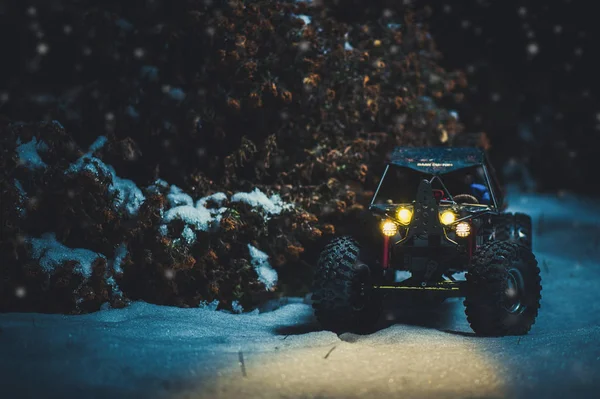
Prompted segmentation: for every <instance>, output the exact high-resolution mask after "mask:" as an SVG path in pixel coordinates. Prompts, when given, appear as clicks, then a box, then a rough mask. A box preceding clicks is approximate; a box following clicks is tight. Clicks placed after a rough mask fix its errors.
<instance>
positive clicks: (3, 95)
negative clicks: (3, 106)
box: [0, 91, 10, 103]
mask: <svg viewBox="0 0 600 399" xmlns="http://www.w3.org/2000/svg"><path fill="white" fill-rule="evenodd" d="M9 98H10V96H9V94H8V92H6V91H3V92H0V102H3V103H5V102H7V101H8V99H9Z"/></svg>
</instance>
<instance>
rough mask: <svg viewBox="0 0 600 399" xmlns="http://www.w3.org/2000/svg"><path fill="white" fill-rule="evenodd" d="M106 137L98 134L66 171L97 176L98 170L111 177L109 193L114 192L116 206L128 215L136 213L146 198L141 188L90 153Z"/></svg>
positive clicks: (98, 147)
mask: <svg viewBox="0 0 600 399" xmlns="http://www.w3.org/2000/svg"><path fill="white" fill-rule="evenodd" d="M106 141H107V140H106V137H104V136H100V137H98V138H97V139H96V141H95V142H94V143H93V144H92V145H91V146H90V148H89V150H88V152H87V153H86V154H84V155H83V156H82V157H81V158H79V159H78V160H77V161H75V162H74V163H73V164H71V166H69V168H68V169H67V172H66V173H73V174H74V173H79V172H80V171H82V170H86V171H88V172H91V173H93V174H94V175H96V176H98V175H99V173H100V171H102V172H103V173H104V174H107V175H109V176H111V177H112V183H111V184H110V186H109V187H108V189H109V191H110V192H111V193H116V194H117V198H116V200H115V205H116V206H117V208H120V209H122V208H124V209H125V210H126V212H127V214H128V215H129V216H134V215H136V214H137V212H138V210H139V209H140V206H141V205H142V203H143V202H144V201H145V200H146V197H144V194H143V193H142V190H140V189H139V188H138V186H137V185H136V184H135V183H134V182H133V181H131V180H128V179H122V178H120V177H119V176H117V174H116V172H115V170H114V168H113V167H112V166H110V165H106V164H105V163H104V162H102V161H101V160H100V159H98V158H96V157H94V156H93V155H92V154H93V153H94V152H95V151H97V150H99V149H100V148H102V147H103V146H104V145H105V144H106Z"/></svg>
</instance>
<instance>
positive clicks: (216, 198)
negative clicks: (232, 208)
mask: <svg viewBox="0 0 600 399" xmlns="http://www.w3.org/2000/svg"><path fill="white" fill-rule="evenodd" d="M208 201H212V202H215V203H217V205H221V204H223V202H225V201H227V195H225V193H214V194H212V195H209V196H207V197H202V198H200V199H199V200H198V202H197V203H196V206H204V207H205V206H206V204H207V203H208Z"/></svg>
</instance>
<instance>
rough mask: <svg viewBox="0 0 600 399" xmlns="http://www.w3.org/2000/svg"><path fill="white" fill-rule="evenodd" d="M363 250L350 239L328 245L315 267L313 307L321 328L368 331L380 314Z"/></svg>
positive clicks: (377, 297)
mask: <svg viewBox="0 0 600 399" xmlns="http://www.w3.org/2000/svg"><path fill="white" fill-rule="evenodd" d="M367 262H369V259H365V255H364V251H362V250H361V247H360V245H359V244H358V242H357V241H356V240H354V239H353V238H351V237H339V238H336V239H334V240H333V241H332V242H331V243H329V244H328V245H327V246H326V247H325V249H324V250H323V252H322V253H321V256H320V257H319V262H318V264H317V270H316V272H315V278H314V283H313V295H312V300H313V308H314V310H315V315H316V317H317V320H318V321H319V322H320V323H321V325H322V326H323V328H325V329H328V330H331V331H334V332H336V333H341V332H345V331H352V332H367V331H369V330H370V329H371V328H372V327H373V325H374V324H375V322H376V321H377V319H378V318H379V315H380V313H381V298H380V296H379V295H378V294H377V293H376V292H375V290H373V288H372V286H373V276H372V271H371V269H370V268H369V266H368V265H367Z"/></svg>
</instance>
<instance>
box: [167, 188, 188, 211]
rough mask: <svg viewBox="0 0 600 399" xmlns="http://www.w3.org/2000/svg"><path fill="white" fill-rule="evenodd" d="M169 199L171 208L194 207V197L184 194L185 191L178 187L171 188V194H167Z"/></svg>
mask: <svg viewBox="0 0 600 399" xmlns="http://www.w3.org/2000/svg"><path fill="white" fill-rule="evenodd" d="M167 199H168V200H169V204H170V205H171V207H175V206H182V205H188V206H194V201H193V200H192V197H191V196H190V195H188V194H186V193H184V192H183V190H182V189H180V188H179V187H177V186H176V185H172V186H171V189H170V192H169V194H167Z"/></svg>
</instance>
